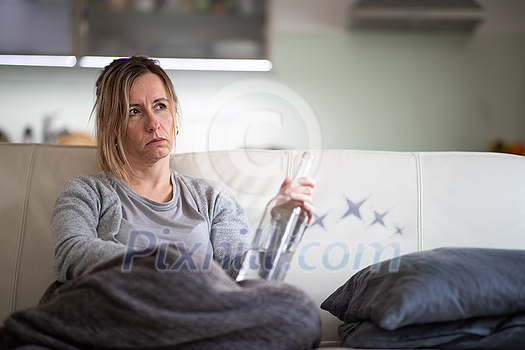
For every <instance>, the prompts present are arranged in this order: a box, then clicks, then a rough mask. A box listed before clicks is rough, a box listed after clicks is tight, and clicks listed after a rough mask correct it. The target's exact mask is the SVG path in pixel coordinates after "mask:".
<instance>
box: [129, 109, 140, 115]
mask: <svg viewBox="0 0 525 350" xmlns="http://www.w3.org/2000/svg"><path fill="white" fill-rule="evenodd" d="M139 113H140V111H139V110H138V109H137V108H132V109H130V111H129V115H137V114H139Z"/></svg>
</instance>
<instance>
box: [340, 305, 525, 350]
mask: <svg viewBox="0 0 525 350" xmlns="http://www.w3.org/2000/svg"><path fill="white" fill-rule="evenodd" d="M339 335H340V336H341V341H342V343H343V345H344V346H348V347H351V348H374V349H393V348H395V349H476V350H481V349H490V350H493V349H499V350H503V349H505V350H511V349H512V350H523V347H524V346H523V344H525V314H517V315H514V316H497V317H479V318H473V319H470V320H461V321H453V322H442V323H430V324H424V325H414V326H406V327H402V328H399V329H396V330H393V331H387V330H384V329H381V328H379V327H378V326H377V325H376V324H375V323H373V322H371V321H360V322H356V323H346V324H342V325H340V326H339Z"/></svg>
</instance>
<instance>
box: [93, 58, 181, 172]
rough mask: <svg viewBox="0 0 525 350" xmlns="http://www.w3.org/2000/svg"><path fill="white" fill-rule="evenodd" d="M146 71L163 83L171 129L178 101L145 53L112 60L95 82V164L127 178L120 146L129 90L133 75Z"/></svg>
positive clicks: (157, 66) (136, 75)
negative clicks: (96, 159) (166, 94)
mask: <svg viewBox="0 0 525 350" xmlns="http://www.w3.org/2000/svg"><path fill="white" fill-rule="evenodd" d="M147 73H153V74H155V75H157V76H158V77H159V78H160V79H161V80H162V82H163V83H164V87H165V88H166V92H167V93H168V100H169V105H170V106H169V108H170V110H171V114H172V116H173V130H175V128H176V125H177V119H178V112H179V101H178V98H177V95H176V94H175V89H174V87H173V83H172V82H171V80H170V78H169V76H168V74H167V73H166V72H165V71H164V69H162V68H161V67H160V65H159V63H158V62H157V61H156V60H152V59H150V58H147V57H145V56H131V57H129V58H121V59H117V60H114V61H113V62H111V63H110V64H109V65H107V66H106V67H105V68H104V69H103V70H101V72H100V75H99V77H98V79H97V82H96V84H95V87H96V100H95V105H94V106H93V111H92V114H93V113H95V115H96V123H95V135H96V141H97V156H98V164H99V167H100V169H101V170H103V171H111V172H112V173H113V174H114V175H115V176H116V177H118V178H120V179H123V180H129V174H128V173H127V171H126V168H125V164H126V163H127V158H126V153H125V151H124V147H123V139H124V137H125V136H126V130H127V126H128V118H129V111H128V106H129V92H130V90H131V85H132V84H133V82H134V81H135V79H136V78H137V77H139V76H141V75H144V74H147ZM174 136H175V135H174Z"/></svg>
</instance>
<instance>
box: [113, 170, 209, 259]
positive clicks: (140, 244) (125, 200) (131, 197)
mask: <svg viewBox="0 0 525 350" xmlns="http://www.w3.org/2000/svg"><path fill="white" fill-rule="evenodd" d="M109 179H110V180H111V184H112V186H113V188H114V189H115V191H116V192H117V195H118V196H119V198H120V202H121V204H122V221H121V223H120V229H119V232H118V233H117V234H116V235H115V239H116V240H117V241H119V242H121V243H122V244H125V245H126V246H128V245H133V246H134V247H136V248H135V249H137V248H146V247H148V245H150V244H154V245H158V244H160V243H161V242H163V241H166V242H169V243H172V244H175V245H176V246H178V247H179V248H182V249H183V250H186V251H191V252H199V253H201V254H205V255H210V256H213V247H212V245H211V241H210V234H209V231H208V225H207V223H206V220H205V218H204V216H202V215H201V214H200V213H199V211H198V209H197V204H196V203H195V200H194V199H193V197H192V196H191V194H190V192H189V190H188V188H187V187H186V185H185V184H184V183H183V182H182V181H181V180H180V178H179V177H178V176H177V175H176V174H175V172H172V173H171V183H172V184H173V197H172V199H171V200H170V201H169V202H166V203H159V202H155V201H153V200H150V199H148V198H145V197H143V196H141V195H139V194H138V193H137V192H135V191H134V190H133V189H132V188H130V187H129V185H128V184H127V183H125V182H124V181H122V180H120V179H117V178H116V177H115V176H114V175H113V174H110V176H109ZM148 233H151V234H153V236H154V237H155V242H151V240H152V235H150V234H148Z"/></svg>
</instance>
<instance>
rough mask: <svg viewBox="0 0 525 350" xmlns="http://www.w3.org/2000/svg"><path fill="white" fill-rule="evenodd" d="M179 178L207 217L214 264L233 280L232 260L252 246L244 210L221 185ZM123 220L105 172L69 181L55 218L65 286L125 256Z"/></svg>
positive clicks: (57, 260)
mask: <svg viewBox="0 0 525 350" xmlns="http://www.w3.org/2000/svg"><path fill="white" fill-rule="evenodd" d="M172 171H173V170H172ZM175 176H178V177H179V178H180V179H181V180H182V182H183V183H184V184H185V185H186V187H187V188H188V190H189V191H190V193H191V195H192V197H193V198H194V200H195V203H196V204H197V209H198V211H199V212H200V213H201V215H202V216H204V218H205V219H206V222H207V224H208V229H209V232H210V241H211V244H212V246H213V254H214V260H216V261H217V262H218V263H220V264H223V263H224V264H225V265H228V266H227V268H228V269H230V271H229V272H230V274H231V275H232V276H234V275H235V271H234V270H232V269H231V266H229V265H230V264H228V262H230V261H231V260H232V259H235V258H239V257H240V256H241V255H242V253H244V252H245V251H246V250H247V249H248V248H249V245H250V243H251V235H250V227H249V224H248V220H247V218H246V213H245V212H244V209H243V208H242V207H241V205H240V203H239V201H238V200H237V198H236V197H235V195H234V194H233V193H232V192H231V191H230V190H229V189H228V188H227V187H226V186H225V185H223V184H221V183H218V182H215V181H211V180H205V179H199V178H194V177H191V176H187V175H183V174H178V173H175ZM121 219H122V210H121V203H120V199H119V197H118V195H117V193H116V191H115V190H114V189H113V187H112V185H111V183H110V180H109V178H108V175H107V174H106V173H105V172H100V173H97V174H91V175H78V176H75V177H73V178H71V179H70V180H68V181H67V182H66V183H65V184H64V185H63V186H62V188H61V190H60V192H59V193H58V196H57V199H56V201H55V205H54V207H53V211H52V214H51V235H52V238H53V246H54V264H53V272H54V276H55V278H56V279H57V280H59V281H61V282H64V281H67V280H71V279H73V278H75V277H77V276H80V275H82V274H84V273H86V272H89V271H90V270H91V269H93V268H94V267H95V266H97V265H99V264H102V263H105V262H107V261H109V260H111V259H113V258H115V257H118V256H123V255H125V254H126V250H127V247H126V246H125V245H124V244H122V243H120V242H118V241H117V240H116V239H115V235H116V234H117V233H118V231H119V228H120V222H121ZM225 260H226V261H225Z"/></svg>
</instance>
